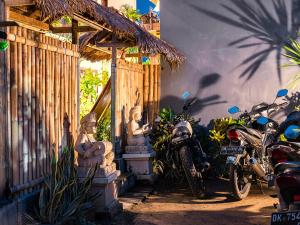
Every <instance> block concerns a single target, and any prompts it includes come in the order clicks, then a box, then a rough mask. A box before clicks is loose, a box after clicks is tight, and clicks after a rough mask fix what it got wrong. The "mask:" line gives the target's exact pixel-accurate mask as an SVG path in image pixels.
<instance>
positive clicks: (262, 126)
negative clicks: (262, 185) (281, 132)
mask: <svg viewBox="0 0 300 225" xmlns="http://www.w3.org/2000/svg"><path fill="white" fill-rule="evenodd" d="M286 95H287V90H286V89H282V90H279V91H278V93H277V95H276V98H275V100H274V101H273V103H272V104H267V103H261V104H259V105H256V106H254V107H252V110H251V111H250V112H247V111H246V112H244V113H243V114H242V115H240V116H239V119H240V120H243V121H244V125H241V124H233V125H231V126H229V127H228V130H227V137H228V139H229V141H230V143H229V145H228V146H223V147H222V149H221V154H222V155H227V156H228V157H227V162H226V163H227V164H229V168H230V173H229V176H230V183H231V187H232V192H233V197H234V198H235V199H237V200H242V199H244V198H246V197H247V196H248V194H249V192H250V189H251V185H252V182H253V181H254V182H257V181H259V182H272V180H271V179H272V177H270V176H269V174H270V162H269V158H268V157H267V154H266V153H265V152H266V146H268V145H269V144H271V143H272V142H273V141H275V137H274V136H275V134H276V132H277V129H278V127H279V124H278V123H277V122H276V121H275V120H273V119H272V117H273V116H274V115H275V114H276V113H277V112H278V111H279V110H280V109H281V108H282V107H283V106H284V105H286V103H283V104H276V103H275V101H276V99H277V98H279V97H283V96H286ZM228 112H229V113H231V114H235V113H238V112H240V109H239V108H238V107H237V106H234V107H231V108H230V109H229V110H228ZM265 120H267V121H265Z"/></svg>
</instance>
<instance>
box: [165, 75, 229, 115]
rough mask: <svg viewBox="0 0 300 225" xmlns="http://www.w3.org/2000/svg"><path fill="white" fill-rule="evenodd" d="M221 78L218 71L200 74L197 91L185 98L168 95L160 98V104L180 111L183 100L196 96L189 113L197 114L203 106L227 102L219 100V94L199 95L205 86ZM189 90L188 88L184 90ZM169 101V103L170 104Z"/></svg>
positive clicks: (213, 83)
mask: <svg viewBox="0 0 300 225" xmlns="http://www.w3.org/2000/svg"><path fill="white" fill-rule="evenodd" d="M220 78H221V75H220V74H218V73H211V74H207V75H204V76H201V78H200V80H199V87H198V89H197V92H196V93H195V94H194V95H193V96H191V97H190V98H189V99H187V100H183V99H182V98H180V97H177V96H173V95H168V96H165V97H164V98H162V99H161V105H163V106H167V107H171V108H172V109H174V110H175V111H177V112H180V110H182V107H183V105H184V104H185V102H189V101H191V100H192V99H193V98H196V100H197V101H196V102H195V104H194V105H193V106H192V107H191V109H190V113H191V114H197V113H199V112H201V111H202V110H203V109H204V108H205V107H207V106H211V105H216V104H223V103H227V101H224V100H220V98H221V96H220V95H217V94H214V95H210V96H208V97H201V96H202V95H203V91H204V90H205V88H208V87H210V86H212V85H215V84H216V83H217V82H218V81H219V80H220ZM186 91H189V90H186ZM170 103H171V105H170Z"/></svg>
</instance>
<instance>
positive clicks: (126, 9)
mask: <svg viewBox="0 0 300 225" xmlns="http://www.w3.org/2000/svg"><path fill="white" fill-rule="evenodd" d="M120 12H121V13H122V14H123V15H124V16H125V17H127V18H128V19H130V20H133V21H139V20H140V19H141V16H142V15H141V14H140V13H138V11H137V10H135V9H134V8H133V7H131V6H130V5H128V4H125V5H122V6H121V8H120Z"/></svg>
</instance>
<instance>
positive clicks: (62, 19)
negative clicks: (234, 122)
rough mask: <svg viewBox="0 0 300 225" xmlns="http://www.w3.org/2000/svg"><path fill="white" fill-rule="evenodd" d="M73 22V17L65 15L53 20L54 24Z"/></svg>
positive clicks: (61, 24)
mask: <svg viewBox="0 0 300 225" xmlns="http://www.w3.org/2000/svg"><path fill="white" fill-rule="evenodd" d="M71 23H72V18H71V17H69V16H63V17H61V18H60V19H58V20H55V21H53V22H52V25H53V26H64V25H67V24H68V25H70V24H71Z"/></svg>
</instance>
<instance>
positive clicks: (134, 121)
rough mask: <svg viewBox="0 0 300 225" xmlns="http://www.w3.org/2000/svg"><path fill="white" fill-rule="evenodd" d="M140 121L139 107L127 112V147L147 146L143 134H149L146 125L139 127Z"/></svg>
mask: <svg viewBox="0 0 300 225" xmlns="http://www.w3.org/2000/svg"><path fill="white" fill-rule="evenodd" d="M141 119H142V109H141V107H140V106H135V107H133V108H132V109H131V110H130V112H129V122H128V124H127V144H128V145H129V146H148V145H149V141H148V139H147V138H146V137H145V134H147V133H149V131H150V128H149V125H148V124H145V125H143V126H140V125H139V122H140V121H141Z"/></svg>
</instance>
